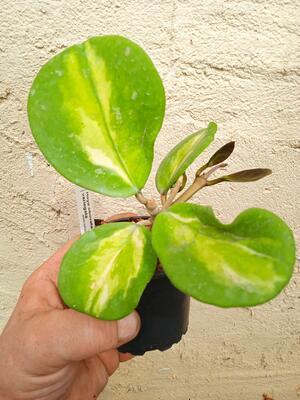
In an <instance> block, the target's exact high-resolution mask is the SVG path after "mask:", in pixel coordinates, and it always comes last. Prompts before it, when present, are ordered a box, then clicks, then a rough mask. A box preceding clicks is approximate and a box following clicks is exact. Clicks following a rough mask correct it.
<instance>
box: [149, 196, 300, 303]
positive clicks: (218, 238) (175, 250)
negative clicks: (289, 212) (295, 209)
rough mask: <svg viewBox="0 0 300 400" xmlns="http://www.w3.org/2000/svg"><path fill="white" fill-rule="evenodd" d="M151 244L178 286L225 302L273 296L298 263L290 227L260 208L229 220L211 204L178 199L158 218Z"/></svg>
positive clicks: (211, 300) (212, 300)
mask: <svg viewBox="0 0 300 400" xmlns="http://www.w3.org/2000/svg"><path fill="white" fill-rule="evenodd" d="M152 243H153V247H154V249H155V251H156V253H157V255H158V257H159V259H160V262H161V263H162V266H163V268H164V271H165V273H166V274H167V275H168V277H169V278H170V280H171V282H172V283H173V284H174V286H176V287H177V288H178V289H179V290H181V291H183V292H184V293H187V294H189V295H191V296H193V297H194V298H196V299H197V300H200V301H202V302H204V303H209V304H214V305H217V306H220V307H244V306H253V305H257V304H261V303H264V302H266V301H268V300H270V299H272V298H273V297H275V296H276V295H277V294H278V293H279V292H280V291H281V290H282V289H283V287H284V286H285V285H286V284H287V283H288V281H289V279H290V277H291V275H292V272H293V265H294V262H295V242H294V238H293V234H292V232H291V230H290V229H289V227H288V226H287V225H286V224H285V223H284V222H283V221H282V220H281V219H280V218H279V217H278V216H276V215H275V214H273V213H271V212H270V211H267V210H263V209H258V208H252V209H248V210H246V211H244V212H242V213H241V214H240V215H238V217H237V218H236V219H235V220H234V221H233V222H232V223H231V224H228V225H225V224H222V223H221V222H219V221H218V220H217V218H216V217H215V215H214V213H213V211H212V209H211V208H210V207H205V206H198V205H195V204H185V203H182V204H176V205H174V206H172V207H170V208H169V209H168V210H166V211H165V212H163V213H161V214H159V215H158V216H157V217H156V219H155V222H154V226H153V229H152Z"/></svg>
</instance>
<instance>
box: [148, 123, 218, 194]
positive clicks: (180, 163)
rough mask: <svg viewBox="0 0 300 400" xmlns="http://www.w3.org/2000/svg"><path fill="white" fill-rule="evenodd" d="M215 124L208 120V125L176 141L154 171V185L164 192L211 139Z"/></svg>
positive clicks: (214, 131) (215, 127)
mask: <svg viewBox="0 0 300 400" xmlns="http://www.w3.org/2000/svg"><path fill="white" fill-rule="evenodd" d="M216 131H217V125H216V124H215V123H214V122H210V123H209V125H208V127H207V128H205V129H201V130H200V131H198V132H195V133H192V134H191V135H189V136H187V137H186V138H185V139H183V140H182V141H181V142H180V143H178V144H177V145H176V146H175V147H174V148H173V149H172V150H171V151H170V152H169V153H168V154H167V156H166V157H165V158H164V159H163V161H162V162H161V164H160V166H159V168H158V170H157V173H156V187H157V190H158V191H159V193H161V194H166V193H167V191H168V190H169V189H170V187H171V186H173V185H174V184H175V183H176V181H177V180H178V178H179V177H180V176H181V175H182V174H183V173H184V172H185V171H186V169H187V168H188V167H189V166H190V165H191V164H192V162H193V161H194V160H195V159H196V158H197V157H198V156H199V154H201V153H202V152H203V150H205V149H206V147H207V146H208V145H209V144H210V143H211V142H212V141H213V139H214V136H215V133H216Z"/></svg>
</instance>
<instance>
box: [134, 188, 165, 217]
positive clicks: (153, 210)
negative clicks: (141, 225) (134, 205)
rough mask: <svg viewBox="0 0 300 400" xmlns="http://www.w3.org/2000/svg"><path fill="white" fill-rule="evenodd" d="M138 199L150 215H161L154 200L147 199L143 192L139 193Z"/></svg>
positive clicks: (137, 194)
mask: <svg viewBox="0 0 300 400" xmlns="http://www.w3.org/2000/svg"><path fill="white" fill-rule="evenodd" d="M135 197H136V199H137V200H138V201H139V202H140V203H141V204H143V205H144V206H145V207H146V209H147V211H148V212H149V214H150V215H156V214H158V213H159V207H158V206H157V204H156V201H155V200H154V199H147V198H146V197H145V196H144V195H143V193H142V192H138V193H136V195H135Z"/></svg>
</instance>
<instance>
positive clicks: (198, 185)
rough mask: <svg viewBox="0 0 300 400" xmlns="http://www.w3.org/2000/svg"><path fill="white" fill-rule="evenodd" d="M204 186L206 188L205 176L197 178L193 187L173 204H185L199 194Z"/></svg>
mask: <svg viewBox="0 0 300 400" xmlns="http://www.w3.org/2000/svg"><path fill="white" fill-rule="evenodd" d="M204 186H206V179H205V178H204V177H203V176H196V178H195V180H194V182H193V183H192V184H191V186H190V187H189V188H188V189H187V190H186V191H185V192H184V193H182V195H181V196H179V197H177V199H176V200H175V201H174V203H173V204H175V203H184V202H185V201H187V200H189V199H190V198H191V197H192V196H194V194H195V193H197V192H198V191H199V190H200V189H202V188H204Z"/></svg>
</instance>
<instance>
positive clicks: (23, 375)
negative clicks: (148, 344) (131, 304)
mask: <svg viewBox="0 0 300 400" xmlns="http://www.w3.org/2000/svg"><path fill="white" fill-rule="evenodd" d="M71 244H72V241H70V242H68V243H66V244H65V245H64V246H63V247H62V248H61V249H60V250H58V251H57V252H56V253H55V254H54V255H53V256H52V257H51V258H49V259H48V260H47V261H46V262H45V263H44V264H43V265H42V266H41V267H40V268H38V269H37V270H36V271H35V272H34V273H33V274H32V275H31V276H30V277H29V278H28V280H27V281H26V282H25V284H24V286H23V289H22V292H21V295H20V298H19V300H18V302H17V305H16V307H15V309H14V311H13V313H12V315H11V317H10V319H9V321H8V323H7V325H6V327H5V328H4V330H3V332H2V334H1V336H0V354H1V356H0V399H1V400H19V399H20V400H37V399H38V400H77V399H80V400H82V399H85V400H89V399H96V398H97V396H98V395H99V393H100V392H101V391H102V390H103V388H104V387H105V385H106V383H107V381H108V378H109V376H110V375H112V374H113V373H114V372H115V371H116V369H117V368H118V366H119V363H120V361H126V360H128V359H130V358H131V355H129V354H121V353H119V352H118V350H117V348H118V346H119V345H121V344H123V343H126V342H127V341H129V340H131V339H132V338H134V337H135V336H136V335H137V333H138V330H139V327H140V320H139V317H138V314H137V313H136V312H133V313H132V314H130V315H129V316H127V317H125V318H123V319H122V320H120V321H100V320H97V319H95V318H92V317H90V316H88V315H85V314H82V313H79V312H77V311H74V310H71V309H68V308H66V307H65V306H64V304H63V303H62V300H61V298H60V296H59V293H58V290H57V275H58V271H59V267H60V263H61V260H62V257H63V255H64V254H65V252H66V251H67V250H68V248H69V247H70V245H71Z"/></svg>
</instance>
